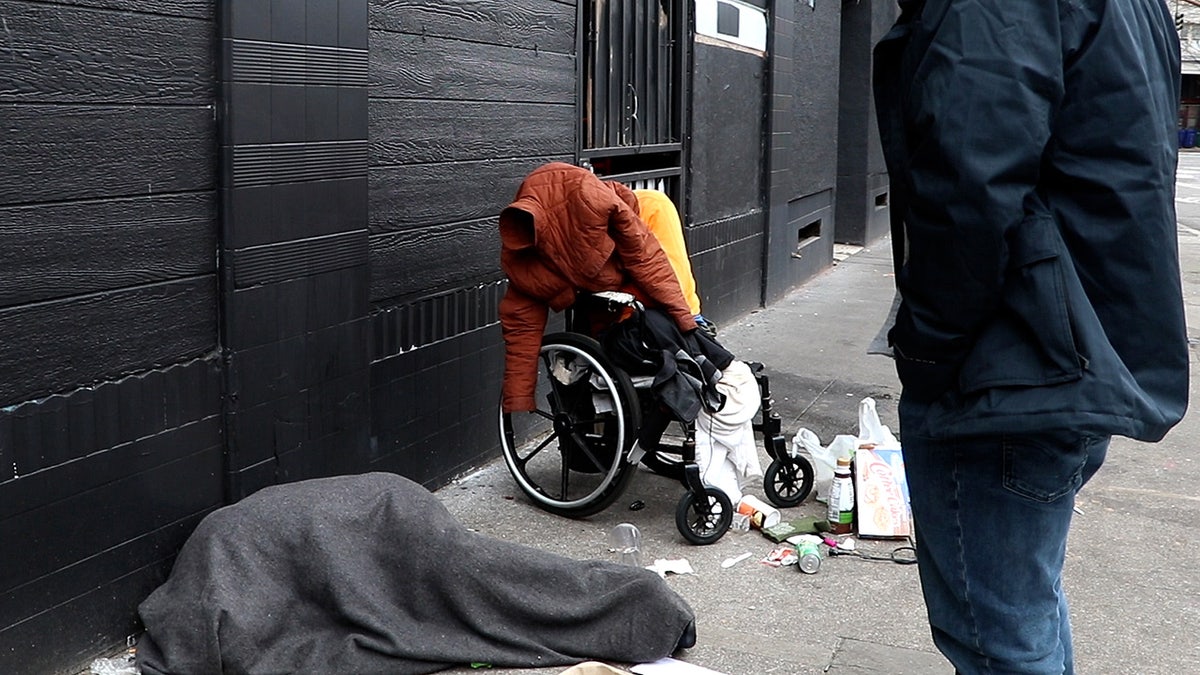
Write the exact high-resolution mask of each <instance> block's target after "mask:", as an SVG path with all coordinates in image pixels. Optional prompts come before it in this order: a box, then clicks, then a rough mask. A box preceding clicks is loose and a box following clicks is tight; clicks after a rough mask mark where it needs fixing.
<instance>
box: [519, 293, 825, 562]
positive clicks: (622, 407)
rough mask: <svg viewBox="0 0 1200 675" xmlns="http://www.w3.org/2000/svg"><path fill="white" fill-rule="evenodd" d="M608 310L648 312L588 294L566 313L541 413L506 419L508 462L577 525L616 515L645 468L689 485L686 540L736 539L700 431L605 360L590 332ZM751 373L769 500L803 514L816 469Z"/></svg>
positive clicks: (765, 381)
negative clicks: (703, 456)
mask: <svg viewBox="0 0 1200 675" xmlns="http://www.w3.org/2000/svg"><path fill="white" fill-rule="evenodd" d="M598 305H599V306H600V308H601V311H604V312H607V313H609V314H612V315H616V314H619V313H621V312H625V313H629V312H630V311H643V308H642V307H641V305H640V303H638V302H637V301H636V300H635V299H634V298H633V296H632V295H629V294H626V293H615V292H601V293H595V294H582V295H581V296H580V298H579V300H577V302H576V304H575V305H574V306H573V307H572V308H570V309H568V310H567V311H566V325H567V330H566V331H565V332H556V333H550V334H547V335H545V336H544V337H543V339H542V346H541V351H540V358H539V366H538V379H537V388H536V390H535V400H536V401H537V406H538V407H537V410H535V411H534V412H533V413H532V414H531V413H524V412H522V413H506V412H504V411H503V409H501V411H500V439H501V449H502V453H503V456H504V462H505V464H506V465H507V467H508V470H509V472H510V473H511V474H512V476H513V479H514V480H515V481H516V483H517V486H518V487H519V488H520V490H521V491H522V492H523V493H524V494H525V495H526V496H527V497H528V498H529V499H530V500H531V501H532V502H533V503H534V504H535V505H536V506H538V507H539V508H541V509H543V510H545V511H548V512H550V513H554V514H558V515H561V516H566V517H570V518H584V517H587V516H590V515H594V514H596V513H599V512H600V511H602V510H604V509H605V508H607V507H608V506H609V505H611V504H612V503H613V502H614V501H616V499H617V498H618V497H619V496H620V495H621V494H622V492H623V491H624V490H625V488H626V487H627V486H628V485H629V482H630V481H631V480H633V477H634V475H635V474H636V473H637V466H638V464H639V463H640V464H643V465H645V466H646V467H647V468H648V469H650V470H651V471H653V472H654V473H657V474H659V475H663V476H666V477H669V478H672V479H675V480H678V481H679V482H680V483H681V484H682V485H683V487H684V490H685V491H684V494H683V496H682V497H681V498H680V500H679V502H678V505H677V507H676V509H675V524H676V527H677V528H678V529H679V532H680V534H681V535H683V537H684V539H686V540H687V541H688V542H690V543H692V544H697V545H703V544H711V543H714V542H716V541H717V540H719V539H720V538H721V537H722V536H724V534H725V532H727V531H728V530H729V527H730V524H731V523H732V521H733V514H734V510H735V509H736V506H735V505H734V504H733V503H732V502H731V501H730V499H729V497H728V496H727V495H726V494H725V493H724V492H723V491H721V490H719V489H717V488H715V487H712V486H709V485H706V484H704V483H703V481H702V479H701V474H700V468H699V466H698V465H697V463H696V423H695V422H694V421H693V422H685V421H682V420H679V419H677V418H675V417H674V416H673V415H671V414H670V413H669V412H668V411H667V409H666V408H665V407H664V406H662V405H661V404H660V403H659V402H658V401H657V400H656V396H655V393H654V391H653V390H652V389H651V383H652V380H653V377H646V376H639V377H631V376H630V375H629V374H628V373H627V372H625V371H624V370H622V369H621V368H619V367H617V366H615V365H614V363H613V361H612V359H610V358H609V356H607V355H606V354H605V353H604V349H603V347H602V346H601V344H600V342H599V341H598V340H597V339H596V338H594V337H592V335H591V332H592V331H591V329H590V323H591V319H590V318H589V316H591V312H592V311H594V310H595V309H596V307H597V306H598ZM748 365H749V366H750V368H751V371H752V372H753V373H754V377H755V379H756V380H757V382H758V387H759V391H760V392H761V395H762V400H761V407H760V411H759V418H758V419H757V420H756V421H755V422H754V424H753V427H754V430H755V432H756V434H761V438H762V443H763V446H764V448H765V449H766V451H767V454H768V456H769V457H770V458H771V462H770V464H769V466H768V467H767V469H766V470H765V471H764V472H763V492H764V494H765V496H766V497H767V499H768V500H769V501H770V502H771V503H772V504H774V505H775V506H778V507H784V508H786V507H792V506H796V505H798V504H800V502H802V501H803V500H804V499H805V498H806V497H807V496H808V495H809V493H810V492H811V490H812V487H813V468H812V465H811V464H810V463H809V462H808V460H807V459H805V458H804V457H801V456H793V455H791V454H790V453H789V451H788V445H787V442H786V440H785V439H784V437H783V436H782V435H781V433H780V428H781V421H780V418H779V415H778V414H777V413H776V412H774V411H773V410H772V399H771V393H770V383H769V378H768V376H767V375H766V373H765V372H764V368H763V366H762V364H758V363H750V364H748ZM671 427H674V432H673V433H671V434H670V435H668V434H667V432H668V429H669V428H671Z"/></svg>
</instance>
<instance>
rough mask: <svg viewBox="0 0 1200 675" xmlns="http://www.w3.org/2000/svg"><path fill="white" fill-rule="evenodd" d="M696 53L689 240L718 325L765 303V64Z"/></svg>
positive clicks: (727, 51) (715, 48)
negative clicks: (763, 283)
mask: <svg viewBox="0 0 1200 675" xmlns="http://www.w3.org/2000/svg"><path fill="white" fill-rule="evenodd" d="M692 49H693V52H692V53H693V56H692V105H691V119H692V123H691V161H690V173H689V176H690V181H689V183H690V186H691V188H690V199H689V210H690V213H689V215H690V218H689V221H688V223H687V225H688V227H687V229H686V230H685V237H686V241H687V246H688V255H689V256H690V257H691V259H692V271H693V274H695V276H696V286H697V289H698V291H699V293H700V296H701V299H700V302H701V311H703V312H704V314H705V316H707V317H708V318H710V319H712V320H713V321H716V322H717V323H720V322H722V321H726V320H729V319H731V318H733V317H736V316H739V315H741V314H744V313H745V312H747V311H749V310H751V309H755V308H757V307H759V306H760V303H761V300H762V297H761V296H762V292H761V287H762V279H763V256H762V252H763V245H764V231H763V226H764V224H765V222H766V204H765V203H764V199H763V187H762V186H763V167H764V158H763V152H764V149H765V147H764V142H763V128H764V116H765V109H766V108H765V106H766V93H767V92H766V83H765V77H766V67H767V65H766V64H767V58H766V56H764V55H761V54H757V53H752V52H750V51H747V50H742V49H739V48H735V47H732V46H723V45H721V44H720V43H719V42H717V41H705V40H703V39H701V38H697V39H696V41H695V43H694V45H693V48H692Z"/></svg>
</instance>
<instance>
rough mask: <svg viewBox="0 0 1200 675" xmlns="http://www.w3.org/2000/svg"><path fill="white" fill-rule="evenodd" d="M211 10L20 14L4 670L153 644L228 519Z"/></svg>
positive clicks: (3, 323)
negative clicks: (163, 615)
mask: <svg viewBox="0 0 1200 675" xmlns="http://www.w3.org/2000/svg"><path fill="white" fill-rule="evenodd" d="M213 10H214V3H213V1H212V0H163V1H162V2H155V3H145V2H136V1H133V0H61V1H59V0H36V1H35V0H28V1H27V0H0V16H2V17H3V33H2V34H0V44H2V45H3V46H2V47H0V51H2V52H3V57H0V60H2V61H3V65H2V66H0V73H2V75H0V109H3V113H0V117H2V118H3V123H2V124H0V127H2V128H3V129H4V139H5V140H4V150H3V158H4V159H3V161H2V162H0V271H2V274H3V282H0V286H2V288H0V363H3V364H4V376H3V377H2V378H0V471H2V473H0V545H2V546H0V547H2V549H3V554H2V555H0V672H2V673H59V672H79V671H80V670H82V669H84V668H85V667H86V665H87V663H88V662H89V661H90V660H91V659H93V658H95V657H96V656H97V655H99V654H100V653H103V652H105V651H107V650H109V649H111V648H113V647H115V646H116V645H123V644H124V643H125V639H126V637H127V636H129V635H133V634H135V633H136V632H137V631H138V629H139V628H138V626H137V619H136V607H137V604H138V603H139V602H141V601H142V600H143V599H144V598H145V597H146V595H147V594H148V593H149V592H150V591H151V590H152V589H153V588H154V587H155V586H157V585H158V584H159V583H161V582H162V581H163V579H164V578H165V577H166V574H167V572H168V571H169V570H170V565H171V561H172V559H173V557H174V555H175V552H176V551H177V550H178V548H179V546H180V545H181V544H182V543H183V541H184V539H185V538H186V537H187V535H188V534H189V533H190V532H191V529H192V527H194V525H195V523H196V522H197V520H198V519H199V518H200V517H201V516H202V515H203V514H205V513H207V512H208V511H210V510H212V509H213V508H215V507H216V506H218V505H219V504H220V503H221V486H220V480H221V457H222V448H221V416H220V412H221V375H220V368H219V364H220V360H219V357H218V356H217V355H216V352H217V346H218V342H217V325H218V320H217V303H218V297H219V292H218V279H217V273H216V270H217V265H216V255H215V253H216V249H217V217H218V201H217V192H216V186H217V177H216V172H215V166H216V160H217V146H216V140H217V133H216V123H215V122H214V113H215V106H214V103H215V101H216V86H215V84H216V67H215V64H214V61H213V53H214V49H213V46H214V43H215V36H216V32H215V27H214V21H213V17H214V11H213Z"/></svg>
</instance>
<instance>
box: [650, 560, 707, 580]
mask: <svg viewBox="0 0 1200 675" xmlns="http://www.w3.org/2000/svg"><path fill="white" fill-rule="evenodd" d="M646 569H648V570H654V571H655V572H658V576H660V577H662V578H664V579H666V578H667V574H668V573H670V574H695V573H696V570H694V569H692V564H691V563H690V562H688V561H687V558H679V559H678V560H664V559H662V558H659V559H658V560H655V561H654V564H653V565H647V566H646Z"/></svg>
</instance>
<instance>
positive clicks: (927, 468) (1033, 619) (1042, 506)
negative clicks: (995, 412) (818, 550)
mask: <svg viewBox="0 0 1200 675" xmlns="http://www.w3.org/2000/svg"><path fill="white" fill-rule="evenodd" d="M924 414H925V407H924V406H922V405H920V404H915V403H912V402H909V401H906V400H905V399H904V398H903V397H902V398H901V401H900V441H901V444H902V445H903V448H904V466H905V474H906V476H907V480H908V487H909V492H910V495H911V500H912V512H913V521H914V524H915V528H916V537H917V543H916V548H917V560H918V566H919V569H920V576H921V590H922V592H923V594H924V596H925V605H926V608H927V611H928V614H929V625H930V628H931V629H932V632H933V641H934V644H936V645H937V647H938V649H940V650H941V651H942V653H943V654H945V656H946V658H948V659H949V660H950V662H951V663H953V664H954V666H955V668H956V669H957V671H958V672H959V673H967V674H970V675H974V674H976V673H1038V674H1042V673H1046V674H1049V673H1054V675H1061V674H1063V673H1065V674H1067V675H1070V674H1071V673H1073V672H1074V657H1073V652H1072V649H1071V623H1070V618H1069V616H1068V613H1067V600H1066V596H1065V594H1064V593H1063V587H1062V568H1063V561H1064V559H1065V556H1066V548H1067V530H1068V529H1069V528H1070V525H1071V514H1072V510H1073V508H1074V505H1075V493H1076V492H1078V490H1079V488H1080V487H1082V486H1083V484H1084V483H1086V482H1087V480H1088V479H1089V478H1091V477H1092V474H1094V473H1095V472H1096V470H1097V469H1099V468H1100V465H1101V464H1102V463H1103V462H1104V456H1105V454H1106V453H1107V451H1108V442H1109V439H1108V438H1107V437H1101V438H1097V437H1086V436H1080V435H1078V434H1075V433H1063V432H1058V433H1041V434H1028V433H1022V432H1020V431H1019V430H1018V429H1014V433H1013V434H1012V435H1006V436H1003V437H999V438H993V437H987V438H970V439H954V440H942V439H937V440H935V439H931V438H926V437H922V436H921V435H919V434H917V433H909V432H906V431H905V430H906V429H912V430H916V429H921V428H923V427H924V420H923V417H924Z"/></svg>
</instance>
